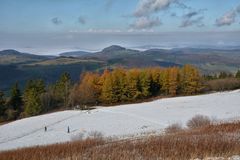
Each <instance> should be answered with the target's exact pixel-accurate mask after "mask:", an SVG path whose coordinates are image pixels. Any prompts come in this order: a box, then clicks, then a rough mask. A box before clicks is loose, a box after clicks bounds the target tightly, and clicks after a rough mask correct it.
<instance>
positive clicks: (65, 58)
mask: <svg viewBox="0 0 240 160" xmlns="http://www.w3.org/2000/svg"><path fill="white" fill-rule="evenodd" d="M60 55H61V56H56V57H54V56H38V55H32V54H27V53H21V52H18V51H15V50H4V51H0V72H1V73H2V76H0V89H2V90H8V89H9V87H10V86H11V85H12V84H13V83H15V82H16V81H19V82H20V84H21V86H23V85H24V84H25V82H26V80H28V79H36V78H42V79H44V80H45V81H46V83H52V82H54V81H56V80H57V78H58V77H59V76H60V74H61V73H63V72H69V73H70V74H71V76H72V78H73V80H74V81H76V80H78V79H79V75H80V74H81V73H82V71H96V70H97V71H102V70H104V68H106V67H107V68H109V69H111V68H114V67H119V66H122V67H126V68H134V67H139V68H142V67H156V66H160V67H172V66H183V65H184V64H192V65H195V66H196V67H198V68H199V69H200V70H201V71H202V73H203V74H211V73H218V72H221V71H226V72H232V73H235V72H236V71H237V70H238V69H239V68H240V50H239V49H225V50H224V49H204V48H176V49H157V48H156V49H148V50H145V51H140V50H134V49H127V48H124V47H121V46H117V45H113V46H110V47H107V48H105V49H103V50H102V51H100V52H95V53H89V52H82V51H76V52H67V53H62V54H60ZM3 75H4V76H3Z"/></svg>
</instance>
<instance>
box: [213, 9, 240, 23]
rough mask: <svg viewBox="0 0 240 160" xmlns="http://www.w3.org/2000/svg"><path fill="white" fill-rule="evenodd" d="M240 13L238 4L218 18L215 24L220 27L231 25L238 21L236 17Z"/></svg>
mask: <svg viewBox="0 0 240 160" xmlns="http://www.w3.org/2000/svg"><path fill="white" fill-rule="evenodd" d="M239 14H240V5H238V6H237V7H236V8H234V9H232V10H230V11H228V12H227V13H225V14H224V15H223V16H222V17H220V18H217V19H216V22H215V24H216V25H217V26H219V27H221V26H230V25H232V24H233V23H235V22H236V18H237V16H238V15H239Z"/></svg>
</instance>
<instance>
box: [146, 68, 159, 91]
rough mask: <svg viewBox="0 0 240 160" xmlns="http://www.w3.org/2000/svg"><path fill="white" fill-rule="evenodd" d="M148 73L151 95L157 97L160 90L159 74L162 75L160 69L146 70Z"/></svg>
mask: <svg viewBox="0 0 240 160" xmlns="http://www.w3.org/2000/svg"><path fill="white" fill-rule="evenodd" d="M148 72H150V73H151V80H152V82H151V86H150V87H151V89H150V90H151V93H152V95H157V94H159V93H160V89H161V87H162V86H161V83H160V77H161V73H162V69H161V68H150V69H148Z"/></svg>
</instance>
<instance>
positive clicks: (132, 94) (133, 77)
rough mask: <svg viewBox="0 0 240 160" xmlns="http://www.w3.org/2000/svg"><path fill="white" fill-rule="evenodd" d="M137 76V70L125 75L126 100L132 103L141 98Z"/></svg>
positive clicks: (138, 73)
mask: <svg viewBox="0 0 240 160" xmlns="http://www.w3.org/2000/svg"><path fill="white" fill-rule="evenodd" d="M139 75H140V72H139V70H137V69H132V70H129V71H128V72H127V73H126V82H127V99H128V100H129V101H134V100H136V99H138V98H139V97H140V96H141V91H140V81H139Z"/></svg>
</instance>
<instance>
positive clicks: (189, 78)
mask: <svg viewBox="0 0 240 160" xmlns="http://www.w3.org/2000/svg"><path fill="white" fill-rule="evenodd" d="M201 89H202V83H201V76H200V73H199V71H198V70H197V69H196V68H195V67H193V66H191V65H185V66H184V67H183V68H182V72H181V91H182V93H183V94H186V95H193V94H196V93H199V92H200V91H201Z"/></svg>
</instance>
